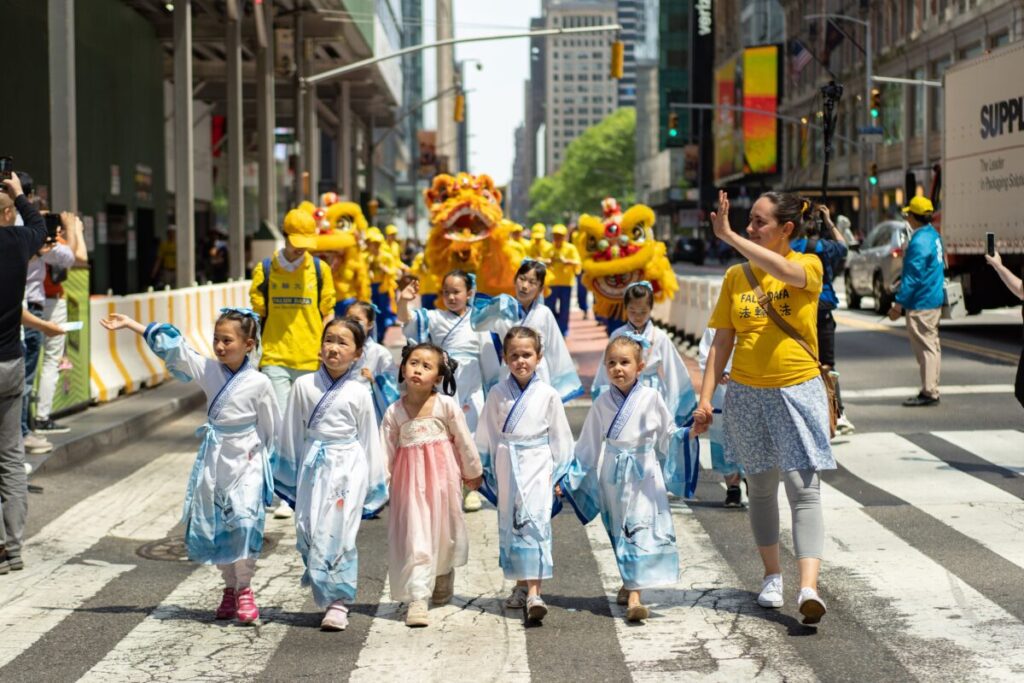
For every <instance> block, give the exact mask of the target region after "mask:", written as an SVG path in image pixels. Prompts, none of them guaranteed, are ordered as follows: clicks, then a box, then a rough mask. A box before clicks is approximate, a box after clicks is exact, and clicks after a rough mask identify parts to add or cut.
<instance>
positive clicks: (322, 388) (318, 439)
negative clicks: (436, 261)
mask: <svg viewBox="0 0 1024 683" xmlns="http://www.w3.org/2000/svg"><path fill="white" fill-rule="evenodd" d="M365 342H366V333H365V332H364V331H363V328H362V326H361V325H359V323H357V322H355V321H354V320H351V319H349V318H335V319H334V320H332V321H331V322H329V323H328V324H327V325H326V326H325V327H324V332H323V342H322V345H321V348H320V363H321V365H320V369H319V370H317V371H316V372H315V373H312V374H308V375H303V376H302V377H300V378H299V379H297V380H295V384H294V386H293V387H292V393H291V396H290V397H289V399H288V408H287V410H286V411H285V415H284V429H283V432H282V437H281V447H280V458H279V459H278V461H277V462H276V464H275V476H276V478H277V483H278V489H277V493H278V495H279V496H281V498H283V499H284V500H285V501H286V502H288V503H289V504H290V505H293V506H294V508H295V532H296V546H297V547H298V549H299V553H300V554H301V555H302V559H303V561H304V562H305V564H306V571H305V573H304V574H303V576H302V585H304V586H311V587H312V589H313V599H314V601H315V602H316V604H317V606H318V607H320V608H321V609H326V612H325V614H324V618H323V620H322V621H321V623H320V627H321V628H322V629H324V630H326V631H343V630H344V629H345V628H346V627H347V626H348V607H346V605H345V602H346V601H348V602H351V601H352V600H354V599H355V596H356V580H357V578H358V576H359V564H358V562H359V554H358V551H357V549H356V534H357V533H358V531H359V523H360V521H361V520H362V519H363V517H364V516H373V515H375V514H376V513H377V512H378V511H379V510H380V509H381V508H382V507H383V506H384V504H385V503H386V502H387V499H388V490H387V467H386V465H385V454H384V449H383V447H382V446H381V442H380V434H379V431H378V426H377V419H376V416H375V414H374V409H373V397H372V396H371V395H370V390H369V389H368V388H367V386H366V385H365V384H364V383H362V382H361V381H359V379H357V371H356V367H355V364H356V360H357V359H358V358H359V354H360V352H361V351H362V349H363V346H364V344H365Z"/></svg>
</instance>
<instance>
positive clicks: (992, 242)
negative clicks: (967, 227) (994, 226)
mask: <svg viewBox="0 0 1024 683" xmlns="http://www.w3.org/2000/svg"><path fill="white" fill-rule="evenodd" d="M985 253H986V254H988V255H989V256H995V255H996V234H995V233H994V232H986V233H985Z"/></svg>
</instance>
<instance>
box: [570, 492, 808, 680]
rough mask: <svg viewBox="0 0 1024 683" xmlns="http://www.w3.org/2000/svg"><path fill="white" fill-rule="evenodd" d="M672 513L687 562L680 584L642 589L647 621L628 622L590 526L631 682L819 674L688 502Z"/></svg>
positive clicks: (594, 526) (609, 564)
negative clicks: (770, 618) (766, 613)
mask: <svg viewBox="0 0 1024 683" xmlns="http://www.w3.org/2000/svg"><path fill="white" fill-rule="evenodd" d="M672 519H673V522H674V523H675V529H676V541H677V542H676V547H678V548H679V560H680V564H681V566H682V572H681V574H680V577H679V583H678V585H676V586H673V587H671V588H659V589H652V590H646V591H643V594H642V597H643V601H644V604H646V605H648V606H649V607H650V608H651V618H650V619H648V620H647V622H646V623H645V624H643V625H642V626H635V625H632V624H627V623H626V621H625V614H626V609H625V607H622V606H621V605H617V604H616V603H615V596H616V594H617V593H618V590H619V588H620V587H621V586H622V578H621V577H620V576H619V570H618V566H617V565H616V563H615V555H614V553H613V552H612V548H611V543H610V541H609V540H608V534H607V533H606V532H605V530H604V526H603V525H601V524H600V522H598V521H594V522H591V523H590V524H588V525H587V527H586V529H587V538H588V539H589V541H590V547H591V550H592V552H593V553H594V557H595V559H596V560H597V566H598V571H599V573H600V575H601V582H602V584H603V586H604V590H605V594H606V596H607V598H608V604H609V605H610V606H611V611H612V616H613V618H614V619H615V631H616V635H617V636H618V640H619V645H620V647H621V648H622V654H623V656H624V658H625V660H626V666H627V667H628V668H629V672H630V674H631V676H632V679H633V681H636V682H637V683H655V682H662V681H664V682H666V683H667V682H669V681H673V682H675V681H691V680H692V681H698V680H699V681H730V682H731V681H737V680H752V679H754V678H757V679H758V680H764V681H782V680H787V681H813V680H815V677H814V673H813V671H811V670H810V669H809V668H807V666H806V665H805V664H804V663H803V661H802V660H800V659H799V658H798V657H797V656H796V655H795V653H794V652H793V651H792V649H791V648H790V647H789V645H787V644H786V643H785V639H784V637H783V635H782V633H781V631H780V630H778V629H777V628H776V627H775V625H773V624H770V623H769V622H767V621H765V620H763V619H762V618H760V617H758V616H756V613H757V612H759V611H762V610H761V608H760V607H758V606H757V605H756V604H755V603H754V602H753V600H752V599H751V595H750V592H749V591H746V590H743V589H742V588H741V587H740V581H739V578H738V577H737V576H736V574H735V573H734V572H733V571H732V569H731V568H730V567H729V566H728V565H727V564H726V562H725V561H724V560H723V559H722V557H721V556H720V555H719V554H718V553H717V551H715V549H714V546H713V544H712V543H711V542H710V541H709V539H708V537H707V532H706V531H705V530H704V528H703V527H702V526H701V525H700V522H698V521H697V519H696V518H695V517H694V515H693V513H692V512H691V511H690V510H689V508H687V507H685V506H684V505H683V504H682V503H681V502H677V503H676V504H675V505H674V506H673V510H672ZM555 571H558V568H557V567H556V568H555Z"/></svg>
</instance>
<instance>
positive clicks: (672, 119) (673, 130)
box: [668, 111, 679, 138]
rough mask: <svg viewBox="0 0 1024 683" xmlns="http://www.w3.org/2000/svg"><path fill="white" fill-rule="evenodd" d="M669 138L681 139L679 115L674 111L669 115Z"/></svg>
mask: <svg viewBox="0 0 1024 683" xmlns="http://www.w3.org/2000/svg"><path fill="white" fill-rule="evenodd" d="M668 136H669V137H670V138H675V137H679V114H677V113H675V112H674V111H671V112H669V114H668Z"/></svg>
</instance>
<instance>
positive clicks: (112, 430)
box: [25, 381, 206, 479]
mask: <svg viewBox="0 0 1024 683" xmlns="http://www.w3.org/2000/svg"><path fill="white" fill-rule="evenodd" d="M205 398H206V397H205V395H204V394H203V391H202V389H200V388H199V387H198V386H197V385H195V384H193V383H189V384H183V383H180V382H177V381H170V382H167V383H166V384H162V385H160V386H159V387H154V388H153V389H148V390H145V391H142V392H140V393H138V394H132V395H131V396H124V397H122V398H120V399H118V400H116V401H112V402H111V403H107V404H104V405H101V406H92V407H90V408H89V409H88V410H86V411H84V412H82V413H79V414H77V415H74V416H71V417H69V418H67V420H65V422H66V423H67V425H68V426H69V427H71V432H70V433H69V434H64V435H61V436H60V437H57V438H54V439H53V441H54V448H53V450H52V451H50V452H49V453H44V454H40V455H33V454H29V453H26V454H25V462H26V463H28V464H29V465H31V466H32V471H31V472H30V473H29V478H30V479H31V478H32V477H33V476H35V475H37V474H39V473H40V472H44V471H45V472H55V471H58V470H62V469H65V468H67V467H69V466H73V465H79V464H81V463H83V462H87V461H89V460H92V459H93V458H97V457H99V456H101V455H106V454H109V453H112V452H113V451H115V450H117V449H118V448H120V447H122V446H124V445H125V444H127V443H129V442H131V441H139V440H141V438H142V437H143V436H144V435H145V434H146V433H148V432H150V431H152V430H153V428H155V427H157V426H158V425H161V424H163V423H166V422H169V421H171V420H174V419H177V418H178V417H180V416H182V415H185V414H187V413H189V412H191V411H193V410H195V409H196V408H199V407H202V406H203V405H204V403H205ZM129 401H130V402H131V404H129ZM140 404H141V405H140ZM129 405H131V410H132V412H130V413H129V412H128V407H129ZM139 408H141V410H139Z"/></svg>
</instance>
